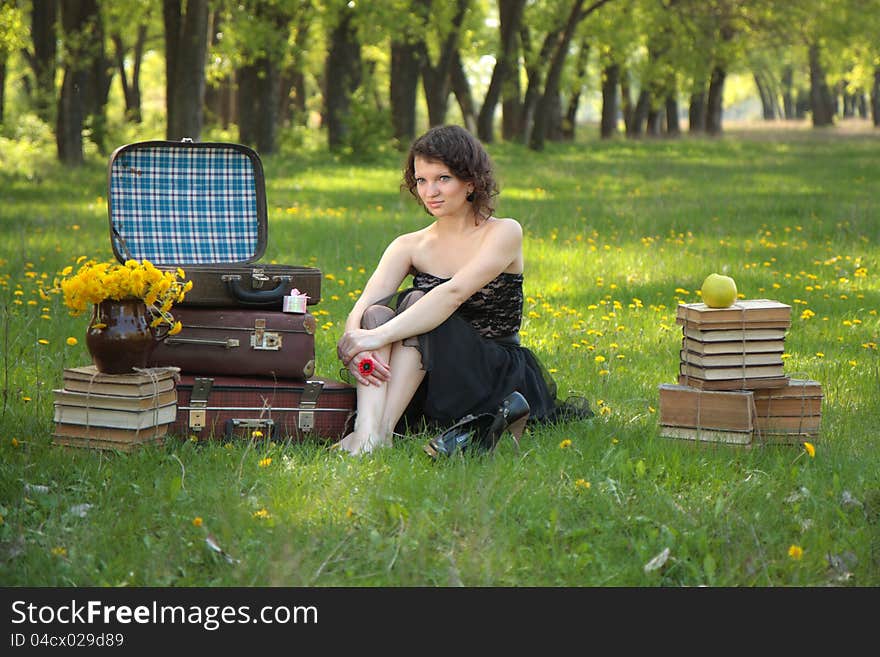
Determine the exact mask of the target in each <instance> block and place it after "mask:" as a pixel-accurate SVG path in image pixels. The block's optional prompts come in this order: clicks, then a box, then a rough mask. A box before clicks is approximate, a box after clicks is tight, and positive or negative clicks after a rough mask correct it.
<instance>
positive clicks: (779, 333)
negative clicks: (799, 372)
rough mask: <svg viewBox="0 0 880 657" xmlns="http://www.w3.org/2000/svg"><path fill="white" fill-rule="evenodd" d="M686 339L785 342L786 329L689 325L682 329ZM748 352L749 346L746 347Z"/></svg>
mask: <svg viewBox="0 0 880 657" xmlns="http://www.w3.org/2000/svg"><path fill="white" fill-rule="evenodd" d="M681 331H682V333H683V334H684V337H686V338H691V339H692V340H697V341H698V342H734V341H736V342H750V341H752V340H784V339H785V333H786V329H784V328H745V329H743V328H727V329H698V328H694V327H692V326H689V325H685V326H682V327H681ZM745 349H746V350H748V346H746V347H745Z"/></svg>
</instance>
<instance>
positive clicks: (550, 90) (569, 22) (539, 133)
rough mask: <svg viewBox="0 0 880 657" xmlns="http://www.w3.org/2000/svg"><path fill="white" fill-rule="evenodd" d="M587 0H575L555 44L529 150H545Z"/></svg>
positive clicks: (539, 100)
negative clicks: (573, 38) (576, 30)
mask: <svg viewBox="0 0 880 657" xmlns="http://www.w3.org/2000/svg"><path fill="white" fill-rule="evenodd" d="M584 2H585V0H574V1H573V2H572V5H571V9H570V10H569V13H568V18H567V19H566V21H565V27H564V28H563V30H562V33H561V35H560V37H559V39H558V40H557V42H556V43H555V44H554V49H553V56H552V57H551V58H550V66H549V68H548V69H547V82H546V83H545V84H544V93H543V94H541V97H540V98H539V99H538V102H537V105H536V107H535V120H534V125H533V127H532V134H531V136H530V138H529V141H528V144H529V148H531V149H532V150H535V151H540V150H543V148H544V141H545V139H546V138H547V133H548V131H549V130H550V127H551V123H550V121H551V119H552V109H553V106H552V104H553V103H554V102H557V99H558V96H559V81H560V79H561V78H562V67H563V65H564V64H565V58H566V56H567V55H568V47H569V45H570V44H571V39H572V37H573V36H574V31H575V29H576V28H577V26H578V23H580V21H581V19H582V18H583V14H582V9H583V6H584Z"/></svg>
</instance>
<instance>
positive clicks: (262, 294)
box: [108, 140, 356, 441]
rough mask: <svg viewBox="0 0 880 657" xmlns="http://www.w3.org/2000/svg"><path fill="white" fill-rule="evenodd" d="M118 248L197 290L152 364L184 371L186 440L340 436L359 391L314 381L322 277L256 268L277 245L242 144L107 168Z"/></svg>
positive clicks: (144, 150)
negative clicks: (178, 275)
mask: <svg viewBox="0 0 880 657" xmlns="http://www.w3.org/2000/svg"><path fill="white" fill-rule="evenodd" d="M108 182H109V202H108V211H109V215H110V241H111V244H112V246H113V253H114V255H115V256H116V258H117V259H118V260H119V261H120V262H125V261H126V260H129V259H136V260H142V259H145V260H149V261H150V262H152V263H153V264H154V265H156V267H158V268H160V269H176V268H178V267H180V268H182V269H183V270H184V271H185V272H186V278H187V279H189V280H191V281H193V288H192V290H190V292H188V293H187V296H186V299H185V301H183V302H182V303H180V304H178V305H176V306H175V307H174V309H173V311H172V312H173V314H174V317H175V319H179V320H180V321H181V322H182V324H183V330H182V331H181V332H180V333H178V334H177V335H174V336H167V337H166V338H164V339H163V340H162V341H160V342H159V343H158V344H157V346H156V348H155V349H154V351H153V354H152V356H151V360H150V365H151V366H153V367H166V366H175V367H179V368H180V370H181V378H180V381H179V382H178V385H177V390H178V413H177V420H176V422H175V423H174V426H173V428H172V430H173V433H175V434H177V435H179V436H184V437H188V436H193V435H195V436H196V437H197V438H199V439H201V438H225V439H230V438H235V437H246V438H249V437H253V436H263V437H265V438H272V439H275V440H294V441H299V440H304V439H307V438H318V439H322V440H336V439H339V438H341V437H342V436H343V435H344V433H345V431H346V429H347V427H348V426H349V424H350V422H351V418H352V417H353V414H354V409H355V399H356V396H355V389H354V387H353V386H351V385H348V384H345V383H342V382H340V381H335V380H333V379H326V378H320V377H315V376H314V374H315V318H314V317H313V316H312V315H311V314H310V313H309V312H308V309H309V306H313V305H315V304H317V303H319V302H320V300H321V271H320V270H319V269H317V268H315V267H304V266H295V265H267V264H262V263H260V262H259V259H260V258H261V257H262V256H263V254H264V253H265V250H266V245H267V243H268V220H267V210H266V192H265V179H264V177H263V167H262V163H261V162H260V159H259V157H258V155H257V154H256V152H254V151H253V150H251V149H250V148H247V147H246V146H243V145H240V144H230V143H207V142H205V143H198V142H192V141H190V140H184V141H182V142H171V141H146V142H137V143H133V144H128V145H126V146H122V147H120V148H118V149H117V150H116V151H115V152H114V153H113V155H112V156H111V158H110V165H109V172H108Z"/></svg>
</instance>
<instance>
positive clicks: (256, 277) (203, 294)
mask: <svg viewBox="0 0 880 657" xmlns="http://www.w3.org/2000/svg"><path fill="white" fill-rule="evenodd" d="M108 186H109V198H108V203H107V205H108V213H109V217H110V243H111V244H112V246H113V253H114V255H115V256H116V258H117V260H119V261H120V262H125V261H126V260H129V259H137V260H143V259H146V260H149V261H150V262H152V263H153V264H154V265H156V267H158V268H160V269H175V268H177V267H181V268H182V269H183V270H184V271H185V272H186V276H187V278H188V279H189V280H191V281H192V282H193V288H192V290H190V292H188V293H187V295H186V299H185V301H184V302H183V303H182V304H181V305H191V306H215V307H229V306H232V307H236V306H237V307H258V308H267V309H274V310H279V311H280V310H281V309H282V305H283V298H284V297H285V296H288V295H289V294H290V292H291V290H293V289H298V290H299V291H300V293H302V294H305V295H307V296H308V301H307V303H308V304H311V305H314V304H317V303H318V302H319V301H320V300H321V270H320V269H318V268H316V267H306V266H295V265H276V264H262V263H259V262H257V261H258V260H259V259H260V258H262V257H263V255H264V254H265V251H266V244H267V241H268V232H269V229H268V219H267V211H266V188H265V178H264V176H263V165H262V163H261V162H260V158H259V156H258V155H257V153H256V152H255V151H253V150H252V149H250V148H248V147H246V146H243V145H241V144H231V143H209V142H204V143H199V142H193V141H191V140H186V139H185V140H183V141H181V142H174V141H144V142H135V143H132V144H127V145H125V146H121V147H119V148H117V149H116V150H115V151H114V152H113V154H112V155H111V157H110V164H109V170H108Z"/></svg>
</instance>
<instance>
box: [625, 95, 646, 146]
mask: <svg viewBox="0 0 880 657" xmlns="http://www.w3.org/2000/svg"><path fill="white" fill-rule="evenodd" d="M650 111H651V93H650V92H649V91H648V90H647V89H642V90H640V91H639V97H638V100H636V106H635V109H633V113H632V118H631V119H630V126H629V130H628V131H627V133H626V134H627V137H641V136H642V133H643V132H644V130H645V125H646V124H647V122H648V113H649V112H650Z"/></svg>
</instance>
